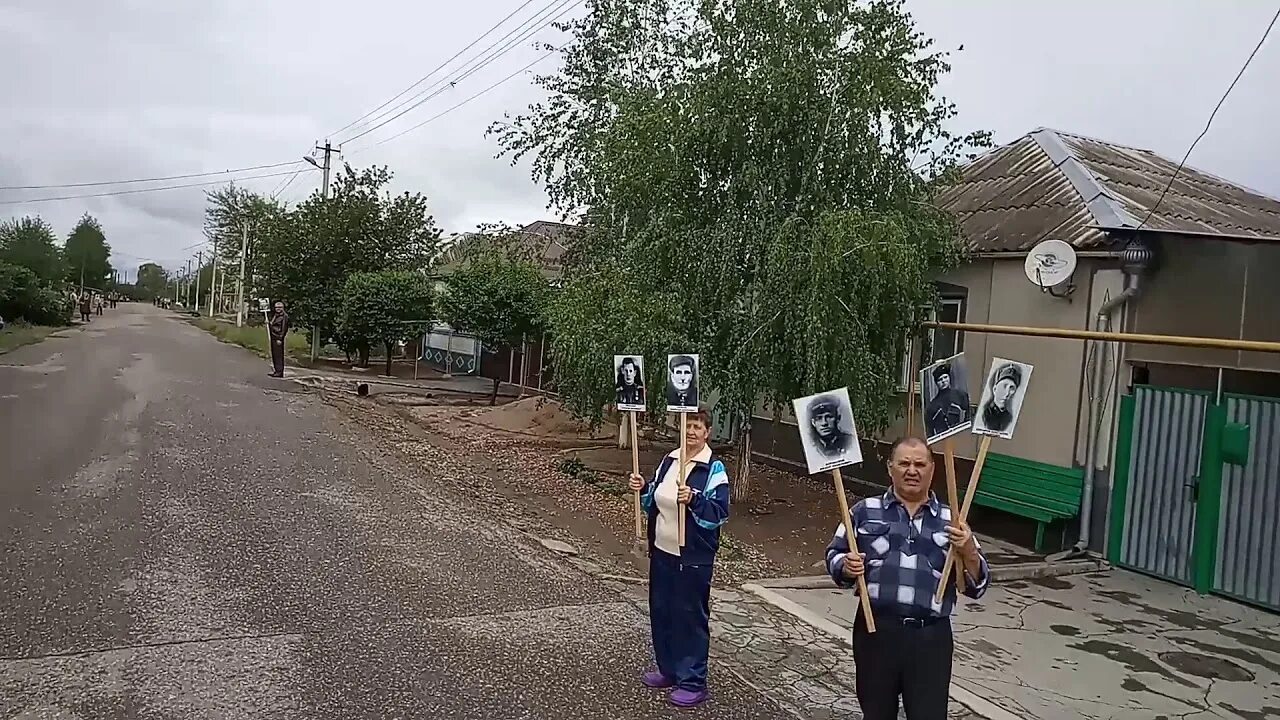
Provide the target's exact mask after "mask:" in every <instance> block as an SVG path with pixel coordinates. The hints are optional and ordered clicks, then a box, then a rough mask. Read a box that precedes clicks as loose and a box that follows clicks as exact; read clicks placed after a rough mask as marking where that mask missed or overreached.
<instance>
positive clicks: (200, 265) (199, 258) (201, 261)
mask: <svg viewBox="0 0 1280 720" xmlns="http://www.w3.org/2000/svg"><path fill="white" fill-rule="evenodd" d="M196 258H197V259H196V314H197V315H199V314H200V269H201V268H203V267H204V251H203V250H201V251H200V252H197V253H196Z"/></svg>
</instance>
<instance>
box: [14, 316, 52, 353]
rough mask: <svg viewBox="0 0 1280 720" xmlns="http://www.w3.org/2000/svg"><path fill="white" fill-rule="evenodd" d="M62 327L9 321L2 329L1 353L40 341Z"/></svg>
mask: <svg viewBox="0 0 1280 720" xmlns="http://www.w3.org/2000/svg"><path fill="white" fill-rule="evenodd" d="M60 329H61V328H56V327H49V326H47V325H28V324H26V323H23V322H15V323H8V324H6V325H5V326H4V330H0V353H7V352H9V351H10V350H13V349H14V348H19V347H22V346H23V345H30V344H31V343H38V342H40V341H41V340H43V339H45V338H47V337H49V334H50V333H53V332H57V331H58V330H60Z"/></svg>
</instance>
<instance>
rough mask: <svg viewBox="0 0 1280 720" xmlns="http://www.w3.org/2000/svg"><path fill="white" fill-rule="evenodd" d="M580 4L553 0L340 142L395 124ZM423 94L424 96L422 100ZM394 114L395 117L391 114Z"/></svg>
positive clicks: (565, 0) (579, 0)
mask: <svg viewBox="0 0 1280 720" xmlns="http://www.w3.org/2000/svg"><path fill="white" fill-rule="evenodd" d="M557 2H558V4H557ZM582 2H583V0H554V1H553V2H550V3H548V4H547V7H545V8H543V9H542V10H541V11H540V12H538V13H537V14H536V15H534V16H533V17H531V18H528V19H526V20H525V21H524V22H523V23H521V24H520V25H518V26H517V27H515V28H513V29H512V30H511V31H509V32H508V33H507V34H506V35H503V36H502V37H501V38H498V39H497V40H496V41H494V42H493V44H491V45H489V47H487V48H485V49H484V50H482V51H480V53H479V54H477V55H476V57H473V58H472V59H471V60H469V61H468V62H467V63H465V64H464V65H463V66H462V67H461V68H459V69H458V70H455V71H454V73H453V74H452V76H451V77H450V76H446V77H444V78H442V79H440V80H438V81H436V82H435V83H433V84H432V85H431V86H429V87H427V88H424V89H423V90H421V91H419V92H418V93H417V94H416V95H413V96H412V97H409V98H406V99H405V100H403V101H402V102H400V103H399V104H397V105H396V106H394V107H392V108H389V109H388V110H387V111H386V112H384V113H382V115H381V116H379V117H378V118H374V119H373V120H372V122H374V123H376V124H373V125H370V126H369V127H367V128H365V129H364V130H362V131H360V132H359V133H356V134H355V135H352V136H351V137H348V138H346V139H345V140H343V141H342V143H343V144H345V143H349V142H351V141H353V140H358V139H359V138H362V137H364V136H365V135H368V134H369V133H371V132H373V131H375V130H378V129H379V128H382V127H385V126H386V125H387V124H389V123H391V122H394V121H395V120H397V119H399V118H401V117H403V116H404V115H406V114H408V113H409V112H411V111H413V110H414V109H416V108H418V107H420V106H421V105H423V104H424V103H426V102H428V101H429V100H431V99H433V98H435V97H436V96H438V95H440V94H441V93H443V92H444V91H445V90H447V89H449V88H452V87H453V86H454V85H456V84H457V83H459V82H462V81H463V80H466V79H467V78H469V77H471V76H472V75H474V74H475V73H477V72H479V71H480V70H482V69H484V68H485V67H487V66H488V65H490V64H492V63H493V62H494V61H495V60H497V59H498V58H500V57H502V56H503V55H506V54H507V53H508V52H510V51H511V50H512V49H513V48H515V47H516V46H517V45H519V44H520V43H522V42H523V41H524V40H526V39H528V38H529V37H532V36H533V35H535V34H537V33H538V32H539V31H541V30H543V29H544V28H546V27H548V26H550V25H551V24H552V23H554V22H555V21H556V20H558V19H560V18H561V17H562V16H564V15H566V14H567V13H569V12H570V11H572V10H574V9H575V8H576V7H577V6H579V5H581V4H582ZM557 10H558V11H560V12H558V13H557V14H555V15H552V16H551V17H547V16H548V15H549V14H551V13H555V12H556V11H557ZM537 23H541V24H537ZM516 33H519V35H516V37H514V38H512V37H511V36H512V35H515V34H516ZM508 38H511V39H508ZM499 46H501V47H499ZM495 48H496V50H495ZM424 95H425V97H423V96H424ZM406 105H407V107H406ZM401 108H403V109H401ZM396 110H399V112H395V111H396ZM393 112H394V113H395V114H390V113H393Z"/></svg>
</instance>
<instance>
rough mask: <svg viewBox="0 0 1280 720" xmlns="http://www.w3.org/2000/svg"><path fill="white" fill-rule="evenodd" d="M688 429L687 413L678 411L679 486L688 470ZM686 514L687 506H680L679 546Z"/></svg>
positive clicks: (682, 538) (681, 485) (677, 475)
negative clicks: (686, 442)
mask: <svg viewBox="0 0 1280 720" xmlns="http://www.w3.org/2000/svg"><path fill="white" fill-rule="evenodd" d="M688 429H689V413H685V412H682V413H680V458H679V462H680V472H678V473H677V474H676V481H677V482H678V483H679V486H680V487H682V488H683V487H684V486H685V473H686V472H687V471H688V469H687V468H686V467H685V463H686V462H688V458H687V457H686V456H685V449H684V434H685V432H686V431H688ZM688 514H689V509H688V508H687V507H683V508H680V513H679V516H680V522H679V524H678V525H677V526H676V527H677V528H678V529H677V532H678V533H679V540H680V547H684V516H685V515H688Z"/></svg>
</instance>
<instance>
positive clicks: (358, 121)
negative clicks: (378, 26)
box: [329, 0, 533, 137]
mask: <svg viewBox="0 0 1280 720" xmlns="http://www.w3.org/2000/svg"><path fill="white" fill-rule="evenodd" d="M532 2H533V0H525V1H524V2H523V3H520V6H519V7H517V8H516V9H515V10H512V11H511V12H510V13H509V14H508V15H507V16H506V17H504V18H502V19H501V20H499V21H498V22H497V23H496V24H495V25H494V26H493V27H491V28H489V29H488V30H486V31H484V34H482V35H481V36H480V37H477V38H476V39H475V40H472V41H471V42H470V43H468V44H467V46H466V47H464V48H462V49H461V50H459V51H458V52H456V53H454V54H453V56H452V57H450V58H449V59H448V60H445V61H444V62H442V63H440V64H439V65H437V66H436V67H435V69H433V70H432V71H431V72H429V73H427V74H426V75H423V76H422V77H420V78H418V79H417V80H416V81H414V83H413V84H412V85H410V86H409V87H407V88H405V89H404V90H401V91H400V92H398V93H396V94H395V95H394V96H392V97H391V98H390V99H389V100H387V101H386V102H384V103H382V104H381V105H379V106H378V107H376V108H374V109H372V110H370V111H369V112H367V113H365V114H364V115H361V116H360V117H358V118H356V119H355V120H353V121H351V122H349V123H347V124H346V125H343V126H342V127H340V128H338V129H337V130H334V131H333V132H331V133H329V136H330V137H335V136H337V135H338V133H341V132H344V131H346V130H349V129H351V128H353V127H355V126H357V125H359V124H361V122H362V121H363V120H364V119H365V118H368V117H371V116H372V115H374V114H375V113H377V112H378V111H379V110H382V108H384V107H386V106H388V105H390V104H391V103H393V102H395V101H396V100H399V99H400V98H401V97H403V96H404V95H405V94H406V93H408V92H410V91H411V90H413V89H414V88H416V87H418V86H419V85H421V84H422V83H424V82H426V81H427V78H429V77H431V76H432V75H435V74H436V73H438V72H440V71H441V70H443V69H444V68H445V67H446V66H448V65H449V63H451V62H453V61H454V60H456V59H458V56H460V55H462V54H463V53H465V52H466V51H468V50H470V49H471V48H473V47H475V45H476V43H479V42H480V41H481V40H483V39H485V38H486V37H488V36H489V35H490V34H491V33H492V32H493V31H495V30H497V29H498V28H500V27H502V25H503V24H504V23H506V22H507V21H508V20H510V19H511V18H512V17H514V16H515V15H516V13H518V12H520V11H521V10H523V9H525V8H526V7H528V6H529V5H530V4H531V3H532Z"/></svg>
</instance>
